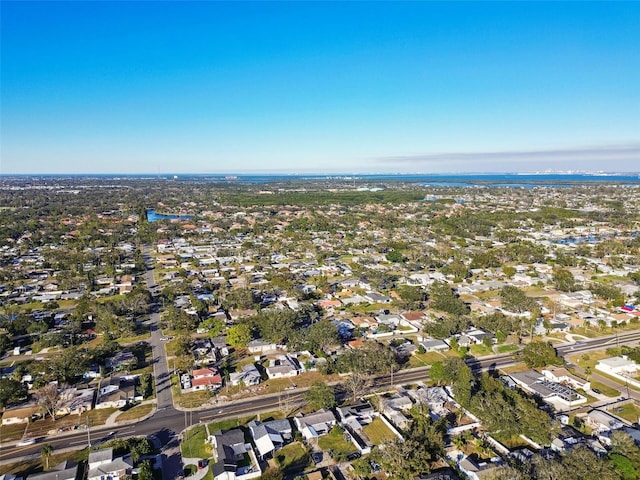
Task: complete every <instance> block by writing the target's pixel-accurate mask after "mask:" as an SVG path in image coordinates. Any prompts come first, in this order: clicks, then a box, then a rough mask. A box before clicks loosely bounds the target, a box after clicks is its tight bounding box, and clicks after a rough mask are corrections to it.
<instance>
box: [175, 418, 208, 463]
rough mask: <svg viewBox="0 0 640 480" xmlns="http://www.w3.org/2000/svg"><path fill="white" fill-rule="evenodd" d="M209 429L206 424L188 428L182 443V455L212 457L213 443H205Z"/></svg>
mask: <svg viewBox="0 0 640 480" xmlns="http://www.w3.org/2000/svg"><path fill="white" fill-rule="evenodd" d="M206 439H207V431H206V429H205V428H204V425H202V426H197V427H194V428H191V429H189V430H187V431H186V432H185V434H184V438H183V439H182V443H181V444H180V450H181V451H182V456H183V457H187V458H210V457H211V456H212V455H213V452H212V451H211V445H210V444H208V443H205V440H206Z"/></svg>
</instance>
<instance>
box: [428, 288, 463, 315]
mask: <svg viewBox="0 0 640 480" xmlns="http://www.w3.org/2000/svg"><path fill="white" fill-rule="evenodd" d="M429 298H430V299H431V308H434V309H436V310H441V311H443V312H446V313H449V314H451V315H465V314H467V313H468V312H469V308H468V307H467V305H466V304H465V303H464V302H463V301H462V300H460V298H458V296H457V295H455V294H454V293H453V290H451V287H450V286H449V285H448V284H446V283H443V282H434V283H433V285H432V286H431V290H430V292H429Z"/></svg>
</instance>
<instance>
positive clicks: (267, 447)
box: [248, 418, 293, 459]
mask: <svg viewBox="0 0 640 480" xmlns="http://www.w3.org/2000/svg"><path fill="white" fill-rule="evenodd" d="M248 426H249V431H250V432H251V437H252V438H253V443H254V444H255V445H256V449H257V450H258V454H259V455H260V458H262V459H264V458H265V457H266V456H267V455H270V454H271V453H273V452H274V451H275V450H278V449H280V448H282V447H283V446H284V445H285V444H287V443H288V442H290V441H291V440H292V438H293V435H292V428H291V423H290V422H289V419H287V418H285V419H282V420H271V421H269V422H264V423H261V422H259V421H257V420H253V421H251V422H249V425H248Z"/></svg>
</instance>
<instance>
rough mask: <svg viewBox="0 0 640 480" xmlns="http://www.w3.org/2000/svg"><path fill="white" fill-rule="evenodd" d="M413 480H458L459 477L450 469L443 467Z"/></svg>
mask: <svg viewBox="0 0 640 480" xmlns="http://www.w3.org/2000/svg"><path fill="white" fill-rule="evenodd" d="M414 480H460V476H459V475H458V474H457V473H456V471H455V470H454V469H452V468H451V467H445V468H439V469H437V470H434V471H433V472H431V473H429V474H423V475H419V476H417V477H415V479H414Z"/></svg>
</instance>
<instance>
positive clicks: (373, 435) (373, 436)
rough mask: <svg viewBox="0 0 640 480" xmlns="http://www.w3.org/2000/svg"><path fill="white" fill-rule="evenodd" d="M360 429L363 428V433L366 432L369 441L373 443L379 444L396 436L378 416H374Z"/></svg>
mask: <svg viewBox="0 0 640 480" xmlns="http://www.w3.org/2000/svg"><path fill="white" fill-rule="evenodd" d="M362 430H364V433H366V434H367V437H369V440H371V443H373V444H374V445H381V444H383V443H385V442H390V441H392V440H394V439H395V438H397V437H396V436H395V435H394V433H393V432H392V431H391V430H389V427H387V426H386V425H385V424H384V422H383V421H382V420H381V419H380V418H374V419H373V422H371V423H370V424H369V425H367V426H365V427H364V428H363V429H362Z"/></svg>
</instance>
